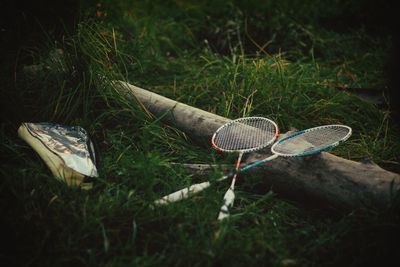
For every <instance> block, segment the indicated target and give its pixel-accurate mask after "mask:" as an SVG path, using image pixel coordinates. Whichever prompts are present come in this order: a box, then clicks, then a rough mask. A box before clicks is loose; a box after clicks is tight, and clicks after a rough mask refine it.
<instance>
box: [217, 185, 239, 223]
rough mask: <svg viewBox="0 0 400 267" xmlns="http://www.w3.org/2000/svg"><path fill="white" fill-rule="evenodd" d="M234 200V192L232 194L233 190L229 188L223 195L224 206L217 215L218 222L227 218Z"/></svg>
mask: <svg viewBox="0 0 400 267" xmlns="http://www.w3.org/2000/svg"><path fill="white" fill-rule="evenodd" d="M234 200H235V192H233V190H232V189H231V188H229V189H228V191H226V193H225V195H224V204H223V205H222V207H221V209H220V210H219V214H218V220H219V221H221V220H223V219H225V218H227V217H229V208H230V207H232V206H233V202H234Z"/></svg>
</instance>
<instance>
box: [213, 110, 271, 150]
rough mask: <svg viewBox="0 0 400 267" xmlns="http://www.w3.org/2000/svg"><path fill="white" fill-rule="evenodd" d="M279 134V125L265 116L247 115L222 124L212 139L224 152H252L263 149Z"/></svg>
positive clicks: (214, 144) (216, 146)
mask: <svg viewBox="0 0 400 267" xmlns="http://www.w3.org/2000/svg"><path fill="white" fill-rule="evenodd" d="M277 136H278V126H277V125H276V123H275V122H273V121H272V120H270V119H267V118H263V117H245V118H240V119H236V120H233V121H231V122H228V123H226V124H224V125H222V126H221V127H220V128H219V129H218V130H217V131H216V132H215V133H214V135H213V137H212V139H211V143H212V145H213V146H214V147H215V148H216V149H218V150H221V151H224V152H241V153H246V152H251V151H255V150H259V149H262V148H264V147H266V146H268V145H270V144H271V143H272V142H274V141H275V139H276V138H277Z"/></svg>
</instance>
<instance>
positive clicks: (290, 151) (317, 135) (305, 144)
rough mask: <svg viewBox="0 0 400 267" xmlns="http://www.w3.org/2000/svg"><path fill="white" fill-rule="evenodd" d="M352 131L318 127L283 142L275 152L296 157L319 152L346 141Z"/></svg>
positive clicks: (342, 128)
mask: <svg viewBox="0 0 400 267" xmlns="http://www.w3.org/2000/svg"><path fill="white" fill-rule="evenodd" d="M350 131H351V130H350V129H349V128H347V127H343V126H340V125H331V126H329V127H318V128H315V129H313V130H310V131H305V132H303V133H301V134H298V135H295V136H294V137H292V138H288V139H286V140H284V141H282V142H281V143H279V144H277V145H276V146H275V147H274V151H275V152H277V153H279V154H282V155H285V154H286V155H296V154H301V153H307V152H310V151H318V150H320V149H323V148H325V147H327V146H331V145H334V144H335V143H337V142H339V141H342V140H345V139H346V137H347V136H349V133H350Z"/></svg>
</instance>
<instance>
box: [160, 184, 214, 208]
mask: <svg viewBox="0 0 400 267" xmlns="http://www.w3.org/2000/svg"><path fill="white" fill-rule="evenodd" d="M209 186H210V182H203V183H200V184H194V185H191V186H189V187H186V188H183V189H181V190H179V191H176V192H174V193H171V194H169V195H166V196H164V197H162V198H160V199H158V200H156V201H154V205H155V206H161V205H166V204H169V203H173V202H177V201H179V200H182V199H186V198H188V197H189V195H191V194H195V193H198V192H200V191H203V190H204V189H206V188H208V187H209Z"/></svg>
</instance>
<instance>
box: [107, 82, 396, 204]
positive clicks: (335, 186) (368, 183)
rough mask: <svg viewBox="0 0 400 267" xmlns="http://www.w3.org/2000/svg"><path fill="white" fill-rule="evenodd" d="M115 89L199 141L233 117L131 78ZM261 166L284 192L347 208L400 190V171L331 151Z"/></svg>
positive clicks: (390, 197) (384, 198)
mask: <svg viewBox="0 0 400 267" xmlns="http://www.w3.org/2000/svg"><path fill="white" fill-rule="evenodd" d="M114 88H115V89H116V90H117V91H118V92H120V93H122V94H123V95H124V96H126V97H129V98H132V99H134V100H135V101H138V102H139V103H140V105H142V106H143V107H144V108H145V109H146V110H147V111H148V112H150V113H152V114H153V115H154V116H155V117H158V118H160V117H162V120H163V121H164V122H165V123H167V124H169V125H171V126H174V127H176V128H178V129H180V130H182V131H184V132H185V133H186V134H188V135H190V136H191V137H192V138H194V139H195V140H199V139H201V140H210V138H211V136H212V134H213V133H214V131H215V130H216V129H218V127H220V126H221V125H223V124H224V123H226V122H228V121H230V120H229V119H227V118H224V117H221V116H218V115H214V114H212V113H209V112H206V111H204V110H201V109H198V108H194V107H191V106H188V105H185V104H182V103H179V102H177V101H174V100H171V99H169V98H166V97H163V96H160V95H158V94H155V93H152V92H149V91H147V90H144V89H141V88H139V87H136V86H133V85H130V84H128V83H126V82H122V81H116V82H114ZM267 156H268V152H266V154H262V153H254V154H251V155H250V156H249V157H247V159H246V160H245V161H244V162H243V164H248V163H250V162H254V161H257V160H258V159H262V158H265V157H267ZM256 170H258V171H261V172H262V175H263V177H264V179H265V181H267V184H268V185H270V186H271V187H272V188H273V190H274V191H275V192H277V193H278V194H283V195H285V196H291V197H295V198H296V199H299V198H303V197H304V199H307V200H310V199H312V200H314V201H318V202H320V201H321V202H323V203H328V204H329V205H332V206H334V207H336V208H339V209H342V210H349V209H376V210H379V209H383V208H387V207H389V206H390V205H391V204H392V201H393V199H394V197H395V195H396V194H399V191H400V175H399V174H396V173H393V172H389V171H386V170H384V169H382V168H380V167H379V166H378V165H376V164H374V163H372V162H368V163H360V162H355V161H351V160H347V159H343V158H340V157H337V156H335V155H332V154H330V153H326V152H324V153H321V154H318V155H314V156H309V157H304V158H282V157H280V158H277V159H275V160H274V161H273V162H271V163H270V164H268V165H264V166H261V167H260V168H254V171H256ZM177 189H178V188H177Z"/></svg>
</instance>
